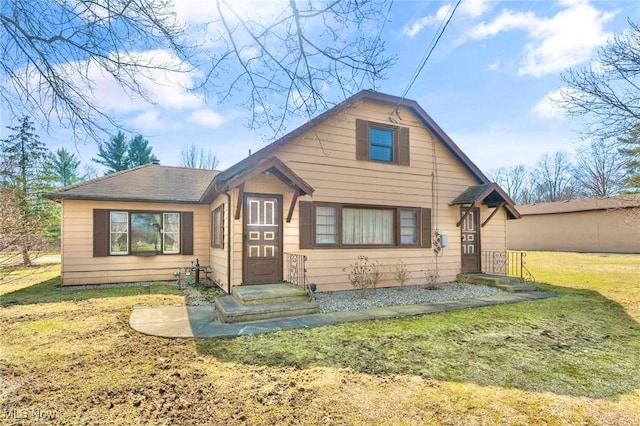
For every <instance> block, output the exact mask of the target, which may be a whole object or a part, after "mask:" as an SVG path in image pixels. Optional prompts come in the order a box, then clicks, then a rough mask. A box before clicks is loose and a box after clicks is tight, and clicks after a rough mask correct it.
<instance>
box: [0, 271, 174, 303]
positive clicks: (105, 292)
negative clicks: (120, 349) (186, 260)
mask: <svg viewBox="0 0 640 426" xmlns="http://www.w3.org/2000/svg"><path fill="white" fill-rule="evenodd" d="M60 285H61V281H60V277H59V276H58V277H55V278H51V279H48V280H46V281H43V282H41V283H39V284H34V285H31V286H29V287H25V288H22V289H19V290H15V291H12V292H8V293H5V294H1V295H0V306H7V305H14V304H19V305H27V304H39V303H56V302H63V301H80V300H90V299H98V298H103V297H126V296H136V295H142V294H145V293H144V290H143V288H142V285H139V286H126V287H108V288H96V289H65V288H64V287H59V286H60ZM150 293H151V294H181V293H180V290H178V288H177V287H176V286H175V285H168V284H162V283H152V284H151V285H150Z"/></svg>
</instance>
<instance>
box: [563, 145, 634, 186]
mask: <svg viewBox="0 0 640 426" xmlns="http://www.w3.org/2000/svg"><path fill="white" fill-rule="evenodd" d="M619 145H620V143H619V142H617V141H616V142H607V141H596V142H592V143H591V144H590V145H589V146H588V147H587V148H586V149H583V150H581V151H579V152H578V154H577V155H576V166H575V178H576V182H577V184H578V185H577V189H578V193H579V194H580V195H581V196H583V197H606V196H609V195H615V194H617V193H618V192H619V191H620V190H621V189H622V188H623V187H624V184H625V179H626V176H627V173H626V160H625V157H624V156H623V155H622V154H621V153H620V151H619V149H618V148H619Z"/></svg>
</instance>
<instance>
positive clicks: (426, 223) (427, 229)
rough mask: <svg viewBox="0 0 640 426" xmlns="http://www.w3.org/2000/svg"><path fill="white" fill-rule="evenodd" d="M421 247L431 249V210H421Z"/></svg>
mask: <svg viewBox="0 0 640 426" xmlns="http://www.w3.org/2000/svg"><path fill="white" fill-rule="evenodd" d="M422 247H431V209H425V208H423V209H422Z"/></svg>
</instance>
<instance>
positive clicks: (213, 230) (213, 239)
mask: <svg viewBox="0 0 640 426" xmlns="http://www.w3.org/2000/svg"><path fill="white" fill-rule="evenodd" d="M216 232H217V230H216V221H215V212H211V248H214V247H215V246H216Z"/></svg>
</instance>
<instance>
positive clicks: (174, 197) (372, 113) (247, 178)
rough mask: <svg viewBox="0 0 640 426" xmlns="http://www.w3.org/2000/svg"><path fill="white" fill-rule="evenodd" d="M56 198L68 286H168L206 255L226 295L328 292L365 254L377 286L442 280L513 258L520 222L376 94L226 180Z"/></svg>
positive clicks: (128, 174) (138, 183) (143, 182)
mask: <svg viewBox="0 0 640 426" xmlns="http://www.w3.org/2000/svg"><path fill="white" fill-rule="evenodd" d="M48 196H49V197H50V198H51V199H54V200H57V201H58V202H60V203H61V204H62V282H63V285H77V284H94V283H95V284H98V283H110V282H128V281H140V280H169V279H172V274H173V273H174V272H175V271H176V270H177V269H178V268H180V267H185V266H189V265H191V264H192V262H195V261H196V259H197V260H198V261H199V264H200V265H206V266H209V267H211V268H212V269H213V274H212V276H213V277H214V279H215V281H216V282H217V283H218V284H219V285H220V286H221V287H223V288H224V289H226V290H227V291H229V290H230V289H231V286H235V285H240V284H259V283H273V282H280V281H283V280H288V281H297V282H298V283H300V282H302V283H304V280H305V278H304V277H303V275H304V274H306V280H307V282H313V283H315V284H316V285H317V289H318V291H329V290H338V289H347V288H350V284H349V282H348V279H347V273H346V272H345V268H346V269H347V270H348V269H349V267H350V265H351V264H354V263H355V261H356V260H357V258H358V256H361V255H366V256H367V257H368V258H369V260H370V261H371V262H374V261H377V262H379V263H380V265H382V267H383V268H384V270H385V272H386V273H385V275H384V277H383V280H382V282H381V283H379V285H380V286H392V285H397V281H396V280H395V279H394V277H393V273H392V271H393V270H394V268H395V267H396V265H397V264H398V262H399V261H400V260H402V262H403V263H404V265H406V267H407V269H408V270H409V272H410V276H411V278H410V280H409V281H408V282H407V284H417V283H424V282H425V275H426V274H430V275H434V274H435V275H437V279H438V281H441V282H445V281H450V280H454V279H455V277H456V274H457V273H460V272H477V271H481V270H482V260H481V256H480V254H481V251H496V252H502V253H504V252H505V251H506V245H507V220H508V219H514V218H518V217H519V213H518V211H517V210H516V209H515V207H514V204H513V202H512V201H511V199H510V198H509V197H508V196H507V195H506V194H505V192H504V191H503V190H502V189H501V188H500V187H499V186H497V185H496V184H495V183H491V182H490V181H489V180H488V179H487V177H486V176H485V175H484V174H483V173H482V172H481V171H480V169H478V167H477V166H476V165H475V164H473V162H472V161H471V160H470V159H469V158H468V157H467V156H466V155H465V154H464V153H463V152H462V151H461V150H460V148H459V147H458V146H456V144H455V143H454V142H453V141H452V140H451V139H450V138H449V136H447V135H446V133H445V132H444V131H443V130H442V129H441V128H440V127H439V126H438V125H437V124H436V123H435V122H434V121H433V120H432V119H431V117H429V115H428V114H427V113H426V112H425V111H424V110H423V109H422V108H421V107H420V106H419V105H418V104H417V103H416V102H415V101H411V100H405V99H402V98H399V97H395V96H390V95H386V94H382V93H379V92H374V91H368V90H365V91H361V92H359V93H357V94H356V95H354V96H352V97H350V98H349V99H347V100H346V101H344V102H342V103H341V104H339V105H337V106H336V107H334V108H332V109H330V110H328V111H326V112H325V113H323V114H321V115H319V116H318V117H316V118H314V119H312V120H311V121H309V122H307V123H305V124H304V125H302V126H301V127H299V128H297V129H296V130H294V131H292V132H291V133H289V134H287V135H286V136H284V137H282V138H281V139H279V140H277V141H275V142H273V143H271V144H270V145H267V146H265V147H264V148H263V149H261V150H260V151H258V152H256V153H255V154H253V155H250V156H249V157H247V158H245V159H243V160H242V161H240V162H238V163H237V164H235V165H233V166H232V167H230V168H229V169H227V170H224V171H222V172H215V171H210V170H197V169H184V168H178V167H166V166H161V165H153V164H152V165H145V166H141V167H137V168H134V169H130V170H126V171H123V172H119V173H115V174H112V175H108V176H105V177H102V178H99V179H94V180H91V181H88V182H83V183H80V184H77V185H74V186H71V187H67V188H63V189H61V190H59V191H57V192H54V193H51V194H49V195H48ZM302 262H305V263H304V264H302ZM301 265H302V266H301Z"/></svg>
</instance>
